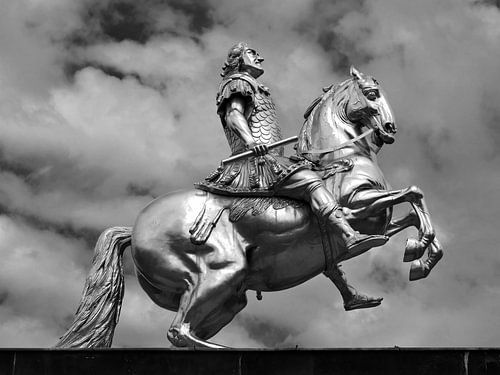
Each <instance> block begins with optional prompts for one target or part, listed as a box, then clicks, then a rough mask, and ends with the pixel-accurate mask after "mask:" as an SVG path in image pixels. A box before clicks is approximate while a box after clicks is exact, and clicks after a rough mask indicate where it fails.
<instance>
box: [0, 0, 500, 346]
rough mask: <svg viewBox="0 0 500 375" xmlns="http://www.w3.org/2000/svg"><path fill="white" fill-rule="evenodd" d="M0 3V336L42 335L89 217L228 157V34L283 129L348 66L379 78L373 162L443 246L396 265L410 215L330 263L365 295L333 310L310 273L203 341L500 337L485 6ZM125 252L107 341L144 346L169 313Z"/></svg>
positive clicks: (336, 301) (49, 336) (38, 341)
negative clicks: (380, 111)
mask: <svg viewBox="0 0 500 375" xmlns="http://www.w3.org/2000/svg"><path fill="white" fill-rule="evenodd" d="M2 9H3V11H2V13H1V14H0V49H1V51H2V54H1V56H2V57H1V58H0V83H1V85H2V90H0V115H1V121H0V169H1V171H0V207H1V209H2V213H3V216H0V231H1V233H2V235H3V237H4V238H5V241H2V242H3V244H2V247H1V251H2V253H3V255H2V256H3V258H2V259H4V261H3V263H2V265H1V266H0V267H1V268H2V272H1V275H2V276H0V277H1V278H2V280H1V283H0V284H1V285H2V287H1V289H0V318H1V321H2V324H1V325H0V337H1V339H0V345H2V346H49V345H52V344H53V343H54V342H55V341H56V340H57V337H58V336H59V335H61V334H62V333H63V331H64V327H65V326H67V323H68V322H69V320H70V317H71V315H72V314H73V311H74V308H75V307H76V304H77V301H78V298H79V296H80V292H81V288H82V287H83V279H84V277H85V274H86V272H87V269H88V266H89V262H90V258H91V251H92V250H91V248H92V245H93V242H94V241H95V239H96V237H97V235H98V234H99V232H100V231H102V230H103V229H104V228H106V227H108V226H113V225H131V224H132V223H133V221H134V219H135V216H136V215H137V213H138V212H139V210H140V209H141V208H142V207H143V206H144V205H146V204H147V203H148V202H149V201H150V200H151V199H152V198H153V197H155V196H158V195H160V194H163V193H166V192H168V191H172V190H176V189H181V188H189V187H190V186H191V184H192V183H193V182H195V181H198V180H200V179H201V178H203V177H204V176H205V175H206V174H207V173H208V172H209V171H210V170H212V169H213V168H214V167H216V166H217V165H218V163H219V160H220V159H222V158H224V157H226V156H227V154H228V152H229V148H228V147H227V145H226V141H225V139H224V136H223V132H222V130H221V128H220V123H219V119H218V118H217V116H216V114H215V103H214V101H215V99H214V98H215V91H216V87H217V85H218V83H219V79H220V77H219V75H218V74H219V71H220V67H221V65H222V63H223V61H224V58H225V54H226V52H227V50H228V48H229V47H230V46H231V45H232V44H233V43H235V42H236V41H238V40H248V41H249V42H250V43H251V44H253V45H254V46H255V47H256V48H257V49H259V51H260V52H261V53H262V55H263V57H264V58H265V62H264V65H265V69H266V73H265V74H264V76H263V77H262V80H263V82H264V83H265V84H266V85H268V86H270V88H271V91H272V93H273V97H274V99H275V101H276V102H277V104H278V110H279V115H280V116H279V117H280V123H281V125H282V127H283V133H284V135H285V136H291V135H295V134H296V133H297V131H298V129H299V127H300V125H301V118H302V113H303V111H304V110H305V108H306V107H307V105H308V104H309V103H310V101H311V100H312V99H313V98H314V97H316V96H317V95H319V94H320V92H321V87H323V86H327V85H329V84H331V83H334V82H338V81H340V80H342V79H345V78H346V77H347V74H348V70H347V69H348V67H349V65H351V64H354V65H356V66H357V67H358V68H359V69H360V70H362V71H363V72H366V73H368V74H371V75H373V76H375V77H376V78H377V79H378V80H379V81H380V82H381V84H382V86H383V88H384V89H385V91H386V92H387V93H388V97H389V100H390V103H391V105H392V106H393V108H394V111H395V114H396V120H397V121H398V124H399V128H400V131H399V133H398V136H397V141H396V142H395V143H394V144H393V145H391V146H386V147H385V148H384V149H383V151H382V153H381V155H380V164H381V166H382V169H383V170H384V173H385V174H386V177H387V179H388V180H389V181H390V182H391V184H392V185H393V186H395V187H397V188H400V187H406V186H408V185H411V184H416V185H419V186H420V187H421V188H422V189H423V190H424V193H425V196H426V199H427V200H428V205H429V207H430V210H431V214H432V218H433V220H434V223H435V226H436V228H437V230H438V235H440V236H441V237H440V238H441V240H442V243H443V245H444V246H445V252H446V253H445V258H444V259H443V260H442V262H441V263H440V264H439V265H438V266H437V267H436V269H435V270H434V271H433V273H432V275H431V276H430V277H429V278H428V279H426V280H422V281H419V282H415V283H409V282H408V281H407V272H408V265H406V264H403V263H402V251H403V247H404V239H405V238H406V237H408V236H409V235H412V234H413V233H412V232H408V233H406V234H399V235H397V236H395V238H394V239H393V240H391V243H390V244H388V245H386V246H384V247H383V248H382V249H376V250H374V251H372V252H371V253H370V254H366V255H363V256H362V257H360V258H359V259H355V260H352V261H349V262H346V264H345V265H344V270H345V271H346V274H347V276H348V278H349V280H350V281H351V282H352V283H353V284H354V285H355V286H356V287H358V288H359V289H360V291H362V292H366V293H370V294H374V295H377V294H380V295H382V296H384V302H383V305H382V306H381V307H379V308H377V309H372V310H366V311H355V312H350V313H345V312H344V311H343V309H342V303H341V299H340V296H339V295H338V292H336V291H335V290H334V288H333V285H331V283H330V282H329V281H328V280H327V279H326V278H323V277H319V278H316V279H314V280H311V281H310V282H308V283H306V284H304V285H301V286H300V287H298V288H294V289H292V290H290V291H286V292H281V293H275V294H270V293H269V294H268V293H266V294H264V301H262V302H259V303H257V302H256V301H255V300H254V299H253V297H252V298H250V302H249V306H248V307H247V308H246V309H245V310H244V311H243V312H242V313H241V314H240V315H239V316H238V317H237V318H236V319H235V320H234V321H233V322H232V323H231V324H230V325H229V326H228V327H227V328H225V329H224V330H222V331H221V332H220V333H219V334H218V335H216V337H215V338H214V341H217V342H220V343H222V344H226V345H234V346H240V347H247V346H269V347H283V346H295V345H299V346H300V347H307V346H315V347H321V346H380V345H382V346H392V345H408V346H427V345H444V346H457V345H472V346H474V345H485V346H494V345H497V344H498V343H497V342H496V336H497V335H498V329H496V325H495V323H494V322H495V321H496V319H495V317H494V313H493V312H494V311H496V310H497V308H498V306H497V305H498V303H497V302H495V301H499V300H500V299H498V291H499V290H500V285H499V284H498V281H497V280H498V271H497V269H498V261H496V258H497V256H496V253H497V250H498V246H497V244H496V232H497V225H496V222H497V220H498V217H499V216H500V206H499V205H498V204H497V203H496V202H497V199H496V194H497V186H498V184H499V183H500V172H499V170H498V167H497V165H498V159H499V150H500V131H499V128H498V126H497V124H498V119H499V118H500V112H499V107H498V100H497V98H498V97H499V94H500V92H499V91H500V89H499V87H500V78H499V76H498V74H497V73H498V61H499V58H500V48H499V47H498V36H499V35H500V11H499V9H498V7H496V6H494V4H491V2H487V1H486V2H469V1H465V0H462V1H451V0H446V1H444V2H440V3H436V2H433V1H430V0H424V1H420V2H412V3H410V2H399V1H394V0H380V1H376V2H365V1H361V0H360V1H336V2H331V1H323V0H308V1H298V0H297V1H287V2H286V3H284V2H279V1H260V0H251V1H245V2H234V1H226V0H224V1H209V0H207V1H202V2H198V1H196V2H195V1H187V2H186V1H167V2H165V1H157V0H148V1H144V2H141V3H140V4H139V3H137V2H132V1H128V0H116V1H115V0H113V1H112V0H108V1H98V2H97V1H93V0H85V1H60V0H50V1H43V2H42V1H24V0H20V1H16V2H15V3H13V2H6V3H5V4H3V8H2ZM395 213H396V215H400V214H403V213H404V210H403V209H399V208H398V209H397V210H396V212H395ZM126 259H128V260H127V262H128V263H127V264H128V266H127V267H126V270H127V278H126V279H127V286H126V297H125V301H124V307H123V310H122V318H121V320H120V324H119V325H118V328H117V332H116V339H115V345H117V346H161V345H163V344H165V343H166V339H165V331H166V329H167V328H168V325H169V324H170V320H171V318H172V317H173V313H171V312H164V311H162V310H161V309H159V308H158V307H156V306H154V305H153V304H152V302H150V301H149V300H148V299H147V297H146V296H145V294H144V293H142V291H141V289H140V287H139V286H138V284H137V282H136V281H134V280H133V275H132V273H133V266H132V264H131V261H130V259H129V258H128V255H126ZM27 274H29V276H30V277H29V278H28V279H26V278H25V275H27ZM26 280H27V281H26ZM68 280H69V281H68ZM249 295H250V293H249ZM471 317H472V319H471ZM157 327H164V330H163V332H161V330H158V329H157ZM263 330H265V331H266V334H263V333H261V332H262V331H263Z"/></svg>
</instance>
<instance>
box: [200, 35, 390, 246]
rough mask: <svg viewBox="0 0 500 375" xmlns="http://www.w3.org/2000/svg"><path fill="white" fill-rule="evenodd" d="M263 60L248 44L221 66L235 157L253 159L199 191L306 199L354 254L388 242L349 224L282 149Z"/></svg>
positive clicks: (222, 111) (220, 106) (231, 166)
mask: <svg viewBox="0 0 500 375" xmlns="http://www.w3.org/2000/svg"><path fill="white" fill-rule="evenodd" d="M263 61H264V59H263V58H261V57H260V56H259V54H258V53H257V52H256V51H255V50H254V49H252V48H250V47H249V46H248V45H247V44H246V43H244V42H240V43H237V44H236V45H234V46H233V47H232V48H231V49H230V50H229V53H228V57H227V60H226V62H225V64H224V66H223V68H222V73H221V75H222V77H223V78H222V82H221V84H220V86H219V91H218V93H217V113H218V115H219V116H220V118H221V121H222V125H223V128H224V132H225V134H226V138H227V140H228V142H229V145H230V147H231V151H232V153H233V154H239V153H241V152H244V151H246V150H252V151H253V155H254V157H250V158H247V159H242V160H238V161H234V162H232V163H228V164H225V165H224V166H221V167H219V168H218V169H217V170H216V171H214V172H213V173H211V174H210V175H209V176H208V177H207V178H206V180H205V181H204V182H202V183H201V184H199V185H198V187H199V188H201V189H204V190H208V191H211V192H215V193H219V194H226V195H228V194H229V195H233V196H234V195H237V196H249V195H251V196H280V197H288V198H293V199H298V200H302V201H306V202H308V203H309V205H310V207H311V209H312V211H313V212H314V213H315V214H316V215H317V216H318V217H319V218H320V219H322V220H323V221H324V222H325V223H326V225H327V227H328V228H329V229H330V230H332V231H333V232H334V233H336V234H339V237H340V239H341V240H342V242H343V245H344V248H345V249H344V251H347V252H349V253H350V254H352V255H357V254H360V253H362V252H364V251H366V250H368V249H369V248H372V247H376V246H381V245H383V244H384V243H385V242H387V237H386V236H380V235H364V234H361V233H359V232H357V231H355V230H353V228H352V227H351V226H350V225H349V223H348V222H347V220H346V219H345V218H344V214H343V211H342V207H340V205H339V203H338V202H337V200H336V199H335V197H334V196H333V194H332V193H331V192H330V191H329V190H327V189H326V187H325V185H324V183H323V181H322V179H321V178H320V177H319V175H318V174H317V173H316V172H314V171H312V170H311V169H310V168H311V167H310V163H309V162H307V161H302V162H298V163H297V162H293V161H291V160H290V159H289V158H285V157H284V156H283V147H280V148H275V149H272V150H269V149H268V145H269V144H271V143H274V142H276V141H279V140H281V129H280V127H279V124H278V120H277V115H276V109H275V105H274V103H273V101H272V99H271V96H270V92H269V89H268V88H267V87H265V86H263V85H262V84H260V83H259V82H258V81H257V78H258V77H259V76H261V75H262V74H263V73H264V70H263V68H262V65H261V63H262V62H263Z"/></svg>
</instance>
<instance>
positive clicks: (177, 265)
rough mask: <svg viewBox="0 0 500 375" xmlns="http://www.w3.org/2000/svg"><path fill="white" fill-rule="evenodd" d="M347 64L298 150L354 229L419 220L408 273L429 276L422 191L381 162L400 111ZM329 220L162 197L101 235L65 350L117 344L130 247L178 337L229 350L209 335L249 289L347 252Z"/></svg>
mask: <svg viewBox="0 0 500 375" xmlns="http://www.w3.org/2000/svg"><path fill="white" fill-rule="evenodd" d="M350 73H351V77H350V78H349V79H347V80H345V81H344V82H342V83H339V84H336V85H332V86H330V87H329V88H326V89H324V90H323V91H324V93H323V95H321V96H320V97H319V98H318V99H317V100H315V101H314V103H313V105H311V106H310V108H309V109H308V110H307V112H306V115H305V117H306V120H305V122H304V125H303V126H302V128H301V130H300V134H299V140H298V143H297V145H296V150H297V158H298V159H301V160H307V161H308V162H309V163H311V165H312V166H313V168H314V169H316V170H317V173H319V174H320V175H321V176H322V178H323V179H324V181H325V184H326V185H327V187H328V188H329V189H331V191H332V192H334V194H335V195H336V197H337V198H338V200H339V202H340V204H341V205H342V206H343V211H344V213H345V215H346V218H347V219H348V220H349V222H350V224H351V225H352V226H353V227H354V228H355V229H357V230H359V231H361V232H363V233H374V234H375V233H378V234H385V235H386V236H388V237H391V236H393V235H394V234H396V233H398V232H400V231H401V230H403V229H405V228H408V227H415V228H417V229H418V238H416V239H408V240H407V243H406V248H405V252H404V257H403V260H404V261H405V262H412V264H411V269H410V280H418V279H421V278H424V277H427V276H428V275H429V273H430V271H431V270H432V268H433V267H434V266H435V265H436V263H437V262H438V261H439V260H440V259H441V257H442V255H443V251H442V248H441V246H440V244H439V242H438V240H437V239H436V236H435V232H434V229H433V227H432V224H431V221H430V216H429V213H428V210H427V207H426V204H425V202H424V198H423V193H422V191H421V190H420V189H419V188H418V187H416V186H410V187H408V188H405V189H401V190H390V189H389V187H388V184H387V182H386V181H385V178H384V175H383V173H382V171H381V170H380V169H379V167H378V165H377V161H376V154H377V153H378V152H379V150H380V149H381V148H382V146H383V145H384V144H391V143H393V142H394V139H395V138H394V135H395V133H396V131H397V127H396V124H395V122H394V118H393V113H392V110H391V108H390V106H389V103H388V101H387V99H386V96H385V93H384V92H383V91H382V89H381V88H380V85H379V83H378V82H377V81H376V80H375V79H374V78H373V77H370V76H368V75H365V74H363V73H361V72H359V71H358V70H356V69H355V68H351V71H350ZM364 130H366V131H364ZM363 131H364V132H363ZM339 165H341V166H342V168H338V166H339ZM405 202H407V203H409V204H410V205H411V207H412V208H413V210H412V212H410V213H409V214H408V215H407V216H404V217H402V218H399V219H395V220H392V207H393V206H394V205H396V204H399V203H405ZM320 224H321V223H320V222H319V220H318V219H317V218H316V217H315V216H314V214H313V213H312V212H311V210H310V208H309V206H308V205H306V204H304V203H302V202H299V201H292V200H288V199H281V198H279V197H266V198H264V197H248V198H235V197H233V196H222V195H215V194H212V193H209V192H206V191H202V190H198V189H193V190H185V191H179V192H174V193H170V194H166V195H163V196H161V197H159V198H157V199H155V200H153V201H152V202H151V203H150V204H148V205H147V206H146V207H145V208H144V209H143V210H142V211H141V212H140V214H139V215H138V217H137V219H136V222H135V224H134V226H133V227H111V228H108V229H106V230H105V231H104V232H102V234H101V235H100V237H99V239H98V241H97V244H96V246H95V253H94V257H93V260H92V268H91V270H90V273H89V276H88V278H87V280H86V284H85V288H84V291H83V297H82V300H81V302H80V305H79V307H78V310H77V312H76V316H75V319H74V322H73V323H72V325H71V326H70V328H69V329H68V331H67V332H66V333H65V334H64V335H63V336H62V337H61V338H60V340H59V342H58V343H57V344H56V347H57V348H96V347H110V346H111V343H112V339H113V334H114V329H115V326H116V324H117V322H118V318H119V315H120V309H121V303H122V299H123V293H124V277H123V269H122V257H123V253H124V251H125V249H126V248H129V247H130V248H131V254H132V258H133V261H134V264H135V269H136V274H137V277H138V280H139V283H140V285H141V286H142V288H143V289H144V291H145V292H146V293H147V294H148V296H149V297H150V298H151V299H152V300H153V301H154V302H155V303H156V304H158V305H159V306H160V307H162V308H165V309H167V310H171V311H176V315H175V318H174V319H173V322H172V324H171V326H170V328H169V329H168V331H167V337H168V339H169V341H170V342H171V343H172V344H173V345H174V346H177V347H185V346H188V347H208V348H222V347H223V346H221V345H218V344H216V343H212V342H210V341H208V340H209V339H210V338H211V337H213V336H214V335H215V334H216V333H217V332H219V331H220V330H221V329H222V328H223V327H224V326H226V325H227V324H228V323H229V322H230V321H231V320H232V319H233V318H234V317H235V316H236V314H238V313H239V312H240V311H241V310H242V309H243V308H244V307H245V306H246V304H247V298H246V292H247V291H248V290H253V291H256V292H257V293H258V296H259V294H260V293H261V292H271V291H279V290H283V289H287V288H291V287H294V286H296V285H299V284H301V283H303V282H305V281H307V280H309V279H311V278H313V277H315V276H317V275H319V274H321V273H325V274H326V275H327V276H329V277H330V276H331V275H330V274H329V273H328V272H327V271H328V270H331V269H332V267H335V266H336V264H338V263H339V262H341V261H345V260H347V259H349V256H346V255H345V253H343V255H342V254H341V252H339V251H336V250H335V249H336V246H335V241H334V243H333V246H331V247H330V250H328V249H327V246H326V245H325V236H324V233H323V232H322V230H321V225H320ZM330 237H332V235H330ZM330 237H328V238H330ZM332 238H333V239H335V234H333V237H332ZM326 242H328V241H326ZM332 249H333V250H332ZM426 250H427V257H426V258H425V259H422V258H423V256H424V254H425V252H426ZM355 255H357V254H353V255H351V256H355ZM330 279H331V280H332V281H334V282H335V280H334V278H332V277H330Z"/></svg>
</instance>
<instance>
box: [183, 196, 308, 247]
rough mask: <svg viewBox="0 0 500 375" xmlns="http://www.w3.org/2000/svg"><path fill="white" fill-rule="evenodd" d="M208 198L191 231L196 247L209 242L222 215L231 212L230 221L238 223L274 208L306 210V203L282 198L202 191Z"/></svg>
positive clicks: (191, 237) (192, 240) (191, 238)
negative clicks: (244, 218)
mask: <svg viewBox="0 0 500 375" xmlns="http://www.w3.org/2000/svg"><path fill="white" fill-rule="evenodd" d="M202 191H203V193H204V194H205V196H206V199H205V202H204V204H203V206H202V208H201V209H200V212H199V213H198V215H197V217H196V219H195V221H194V223H193V225H192V226H191V228H190V229H189V234H190V240H191V242H192V243H193V244H195V245H203V244H204V243H206V242H207V240H208V238H209V237H210V234H211V233H212V231H213V230H214V228H215V227H216V225H217V222H218V221H219V219H220V217H221V216H222V213H223V212H224V211H225V210H229V221H231V222H232V223H236V222H238V221H240V220H241V219H242V218H243V217H245V216H246V215H251V216H259V215H261V214H262V213H264V212H265V211H266V210H267V209H269V208H270V207H272V208H273V209H274V210H280V209H283V208H285V207H289V206H291V207H293V208H299V207H303V208H305V207H306V206H307V205H306V204H305V203H304V202H301V201H297V200H293V199H288V198H280V197H232V198H231V197H227V196H221V195H217V194H213V193H209V192H206V191H204V190H202Z"/></svg>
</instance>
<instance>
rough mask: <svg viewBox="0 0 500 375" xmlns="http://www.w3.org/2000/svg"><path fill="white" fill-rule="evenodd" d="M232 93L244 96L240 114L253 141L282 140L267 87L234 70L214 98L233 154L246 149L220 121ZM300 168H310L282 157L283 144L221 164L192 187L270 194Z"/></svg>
mask: <svg viewBox="0 0 500 375" xmlns="http://www.w3.org/2000/svg"><path fill="white" fill-rule="evenodd" d="M233 95H240V96H242V97H244V98H245V100H246V101H247V103H248V105H247V106H246V108H247V111H246V113H245V114H244V115H245V117H246V118H247V121H248V128H249V130H250V132H251V134H252V137H253V139H254V141H255V142H256V143H257V144H262V145H269V144H271V143H274V142H277V141H279V140H281V139H282V137H281V129H280V127H279V123H278V119H277V115H276V107H275V105H274V102H273V100H272V98H271V94H270V92H269V89H268V88H267V87H265V86H264V85H262V84H260V83H259V82H257V80H256V79H255V78H253V77H252V76H250V75H249V74H246V73H234V74H232V75H229V76H228V77H225V78H224V79H223V81H222V82H221V84H220V86H219V90H218V93H217V98H216V104H217V113H218V115H219V116H220V118H221V122H222V126H223V128H224V132H225V134H226V138H227V140H228V143H229V147H230V148H231V152H232V154H233V155H235V154H239V153H241V152H243V151H246V147H245V144H244V142H243V141H242V139H241V138H240V137H238V135H237V134H235V133H234V132H233V131H232V130H231V129H229V127H228V126H227V125H226V123H225V120H224V116H225V108H226V104H227V101H228V100H229V99H230V98H231V97H232V96H233ZM304 168H310V165H309V163H308V162H306V161H303V162H299V163H296V162H294V161H291V160H290V159H289V158H286V157H284V156H283V147H279V148H276V149H273V150H270V151H269V153H268V154H266V155H264V156H258V157H249V158H247V159H244V160H239V161H235V162H232V163H228V164H227V165H224V166H221V167H219V168H217V170H215V171H214V172H212V173H211V174H210V175H208V177H206V178H205V181H203V182H200V183H198V184H196V186H197V187H198V188H200V189H202V190H207V191H211V192H215V193H219V194H229V195H244V196H248V195H258V196H273V195H275V191H274V187H275V186H278V185H279V183H280V182H281V181H283V180H284V179H286V178H287V177H288V176H290V175H291V174H293V173H295V172H296V171H297V170H300V169H304Z"/></svg>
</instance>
